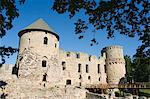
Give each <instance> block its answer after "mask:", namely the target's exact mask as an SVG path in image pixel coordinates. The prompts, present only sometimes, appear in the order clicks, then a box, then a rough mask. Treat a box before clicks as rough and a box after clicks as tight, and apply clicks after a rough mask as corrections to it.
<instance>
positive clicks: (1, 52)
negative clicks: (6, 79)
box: [0, 46, 18, 67]
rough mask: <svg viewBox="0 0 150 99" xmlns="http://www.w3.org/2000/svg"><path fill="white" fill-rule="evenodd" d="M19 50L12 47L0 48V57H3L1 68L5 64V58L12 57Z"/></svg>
mask: <svg viewBox="0 0 150 99" xmlns="http://www.w3.org/2000/svg"><path fill="white" fill-rule="evenodd" d="M17 51H18V50H17V49H16V48H12V47H7V48H6V47H5V46H3V47H0V57H1V61H2V62H1V63H0V67H1V66H2V64H4V63H5V58H6V56H7V57H9V56H10V55H12V54H13V53H15V52H17Z"/></svg>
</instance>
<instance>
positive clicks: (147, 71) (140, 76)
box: [133, 46, 150, 82]
mask: <svg viewBox="0 0 150 99" xmlns="http://www.w3.org/2000/svg"><path fill="white" fill-rule="evenodd" d="M143 49H144V46H141V47H139V48H138V49H137V53H136V54H135V55H134V57H133V58H134V59H133V65H134V67H135V72H134V78H135V81H137V82H148V81H149V77H150V49H148V51H145V52H144V51H143Z"/></svg>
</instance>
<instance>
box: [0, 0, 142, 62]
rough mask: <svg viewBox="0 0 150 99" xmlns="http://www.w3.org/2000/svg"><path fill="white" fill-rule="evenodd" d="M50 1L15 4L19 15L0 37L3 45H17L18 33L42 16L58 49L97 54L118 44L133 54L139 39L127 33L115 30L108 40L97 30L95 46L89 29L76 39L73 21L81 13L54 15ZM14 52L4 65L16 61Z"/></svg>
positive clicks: (40, 0) (34, 0)
mask: <svg viewBox="0 0 150 99" xmlns="http://www.w3.org/2000/svg"><path fill="white" fill-rule="evenodd" d="M52 1H53V0H26V2H25V4H24V5H17V7H18V9H19V13H20V16H19V17H18V18H16V19H15V20H14V21H13V25H14V27H13V28H12V29H11V30H9V31H7V35H6V36H5V37H3V38H2V39H1V41H0V44H1V45H2V46H3V45H5V46H13V47H18V44H19V37H18V32H19V31H20V30H22V29H23V28H25V27H26V26H28V25H30V24H31V23H33V22H34V21H36V20H37V19H39V18H43V19H44V20H45V21H46V22H47V23H48V24H49V26H50V27H52V28H53V29H54V30H55V31H56V32H57V33H58V35H59V36H60V48H63V49H64V50H67V51H77V52H85V53H88V54H90V55H96V56H99V55H100V53H101V49H102V48H103V47H106V46H109V45H121V46H123V48H124V55H126V54H127V55H130V56H132V55H133V54H134V53H135V51H136V48H137V47H138V45H140V42H139V41H138V38H128V37H127V36H123V35H119V34H117V33H115V38H112V39H107V37H106V32H105V31H102V30H99V31H97V32H96V35H95V36H96V38H97V40H98V42H99V44H98V45H95V46H92V47H91V46H90V40H91V37H92V32H91V31H92V30H88V31H86V35H85V38H84V39H83V40H79V39H78V37H77V36H76V35H75V33H74V22H75V21H76V20H77V18H78V17H77V16H80V17H83V18H84V15H83V14H82V13H81V14H79V15H77V16H76V17H74V18H73V19H69V17H68V14H62V15H60V14H57V13H56V12H54V11H53V10H52V9H51V7H52V3H53V2H52ZM16 56H17V54H15V55H13V56H11V57H10V58H9V59H7V60H6V63H7V64H15V62H16Z"/></svg>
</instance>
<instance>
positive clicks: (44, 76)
mask: <svg viewBox="0 0 150 99" xmlns="http://www.w3.org/2000/svg"><path fill="white" fill-rule="evenodd" d="M46 76H47V74H46V73H45V74H44V75H43V81H46Z"/></svg>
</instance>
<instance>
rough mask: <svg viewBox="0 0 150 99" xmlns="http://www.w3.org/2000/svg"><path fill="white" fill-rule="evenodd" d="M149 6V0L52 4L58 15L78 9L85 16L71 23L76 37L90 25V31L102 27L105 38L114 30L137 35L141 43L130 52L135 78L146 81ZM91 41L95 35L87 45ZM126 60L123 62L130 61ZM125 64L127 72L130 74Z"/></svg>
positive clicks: (149, 60) (149, 55) (149, 45)
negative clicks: (134, 50) (133, 52)
mask: <svg viewBox="0 0 150 99" xmlns="http://www.w3.org/2000/svg"><path fill="white" fill-rule="evenodd" d="M149 8H150V1H149V0H99V2H98V1H97V0H55V2H54V4H53V7H52V9H53V10H54V11H56V12H58V13H59V14H64V13H68V14H69V18H70V19H71V18H72V17H74V16H75V15H76V14H79V13H80V12H82V13H84V14H85V17H83V18H81V17H79V19H78V20H77V21H76V22H75V34H77V35H78V36H79V39H82V38H84V35H85V31H86V30H87V29H88V27H91V26H92V27H93V33H95V31H97V30H103V29H105V30H106V31H107V34H108V35H107V37H108V38H113V37H114V33H120V34H122V35H126V36H128V37H135V36H136V37H138V38H139V40H140V41H141V42H142V44H141V45H139V47H138V48H137V52H136V54H135V55H134V62H133V63H134V66H135V72H134V76H135V78H136V81H147V80H146V78H148V77H147V76H148V75H150V73H149V71H150V70H149V68H150V14H149V13H150V10H149ZM91 35H92V33H91ZM93 44H98V42H97V40H96V39H95V37H93V38H92V39H91V46H93ZM126 58H127V60H128V59H129V57H126ZM129 60H130V59H129ZM129 60H128V62H129V63H128V62H127V65H129V64H130V61H129ZM130 65H131V64H130ZM130 65H129V67H130ZM129 67H127V73H128V74H129V75H131V70H130V69H131V68H129ZM148 70H149V71H148ZM132 72H133V71H132Z"/></svg>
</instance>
